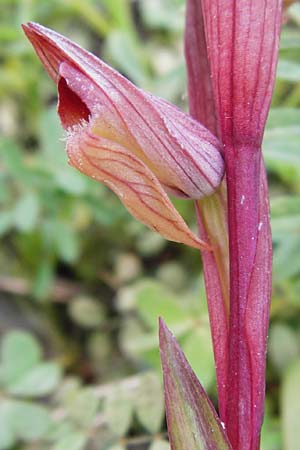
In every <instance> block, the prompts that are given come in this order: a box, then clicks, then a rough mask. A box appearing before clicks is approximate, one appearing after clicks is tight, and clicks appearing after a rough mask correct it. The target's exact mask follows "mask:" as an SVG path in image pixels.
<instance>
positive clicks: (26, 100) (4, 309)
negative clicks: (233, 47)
mask: <svg viewBox="0 0 300 450" xmlns="http://www.w3.org/2000/svg"><path fill="white" fill-rule="evenodd" d="M0 6H1V15H0V63H1V71H0V100H1V101H0V130H1V136H0V205H1V216H0V239H1V253H0V267H1V271H0V333H1V348H0V449H1V450H6V449H7V450H13V449H14V450H17V449H18V450H21V449H22V450H29V449H36V450H44V449H49V450H50V449H51V450H67V449H68V450H80V449H91V450H102V449H103V450H104V449H110V450H124V449H125V448H129V449H144V448H145V449H146V448H150V449H151V450H168V449H169V444H168V443H167V440H166V428H165V423H164V410H163V398H162V387H161V376H160V365H159V356H158V350H157V316H158V315H161V316H163V317H164V319H165V321H166V322H167V324H168V325H169V326H170V328H171V329H172V330H173V331H174V333H175V334H176V335H177V337H178V338H179V340H180V343H181V345H182V347H183V350H184V351H185V353H186V355H187V356H188V358H189V360H190V362H191V364H192V366H193V368H194V370H195V371H196V373H197V374H198V375H199V377H200V379H201V381H202V383H203V384H204V386H205V388H206V389H207V390H208V391H209V393H210V394H211V397H212V399H213V400H214V401H215V400H216V394H215V378H214V366H213V359H212V350H211V344H210V331H209V324H208V316H207V311H206V305H205V292H204V289H203V286H202V281H201V276H200V271H201V262H200V257H199V255H198V253H197V252H196V251H194V250H190V249H186V248H184V247H183V246H180V245H176V244H172V243H168V242H165V241H164V240H163V239H162V238H160V237H159V236H157V235H156V234H154V233H152V232H151V231H149V230H148V229H146V228H145V227H143V226H142V225H140V224H139V223H136V222H135V221H134V220H133V219H131V218H130V217H129V215H128V214H127V212H126V211H125V210H124V208H123V206H122V205H121V204H120V203H119V201H118V200H117V198H116V197H115V196H114V195H113V194H112V193H110V192H108V191H107V190H106V189H105V188H104V187H103V186H101V185H99V184H97V183H96V182H94V181H92V180H89V179H87V178H86V177H84V176H83V175H81V174H79V173H77V172H76V171H75V170H74V169H72V168H70V167H69V166H68V165H67V163H66V155H65V152H64V142H63V140H62V138H63V133H62V131H61V128H60V125H59V121H58V118H57V116H56V111H55V108H56V106H55V103H56V101H55V97H56V92H55V87H54V86H53V85H52V82H51V81H50V80H49V79H48V78H47V76H46V74H45V73H44V70H43V68H42V66H41V64H40V62H39V61H38V60H37V58H36V56H35V54H34V52H33V50H32V48H31V47H30V45H29V43H28V42H27V41H26V39H25V38H24V36H23V34H22V31H21V30H20V24H21V23H22V22H26V21H28V20H33V21H37V22H40V23H42V24H44V25H46V26H48V27H51V28H54V29H56V30H57V31H60V32H61V33H63V34H66V35H68V36H69V37H70V38H72V39H74V40H75V41H77V42H78V43H80V44H81V45H83V46H85V47H86V48H88V49H90V50H92V51H93V52H95V53H96V54H98V55H101V56H102V58H104V59H105V60H106V61H107V62H109V63H110V64H111V65H113V66H114V67H116V68H117V69H118V70H120V71H121V72H122V73H123V74H124V75H126V76H127V77H128V78H130V79H131V80H132V81H133V82H135V83H136V84H138V85H139V86H141V87H143V88H144V89H146V90H149V91H151V92H153V93H155V94H157V95H160V96H163V97H164V98H167V99H168V100H171V101H173V102H176V103H177V104H178V105H180V106H181V107H182V108H184V109H186V108H187V104H186V103H187V98H186V81H185V68H184V59H183V50H182V35H183V29H184V0H151V1H149V0H137V1H135V2H134V1H130V0H114V1H111V0H86V1H84V2H81V1H80V0H64V1H58V0H51V1H48V0H40V1H38V0H1V1H0ZM299 80H300V4H299V3H297V2H296V3H294V4H293V5H292V6H291V7H290V8H289V10H288V11H287V12H286V15H285V24H284V28H283V34H282V41H281V50H280V62H279V68H278V76H277V84H276V90H275V94H274V99H273V107H272V110H271V113H270V117H269V121H268V127H267V131H266V134H265V141H264V152H265V157H266V163H267V168H268V173H269V181H270V189H271V203H272V226H273V240H274V293H273V302H272V311H271V326H270V338H269V355H268V372H267V401H266V405H267V414H266V419H265V424H264V432H263V444H262V449H263V450H281V449H285V450H297V449H298V448H299V442H300V434H299V433H300V427H299V417H300V409H299V408H300V406H299V405H300V302H299V290H300V277H299V275H300V257H299V254H300V197H299V193H300V150H299V149H300V125H299V124H300V81H299ZM176 206H177V207H178V208H179V210H180V211H181V213H182V214H184V216H185V217H186V218H187V220H189V221H190V223H191V225H192V226H195V224H194V222H193V221H194V214H193V207H192V204H190V203H189V202H184V201H183V202H179V201H176Z"/></svg>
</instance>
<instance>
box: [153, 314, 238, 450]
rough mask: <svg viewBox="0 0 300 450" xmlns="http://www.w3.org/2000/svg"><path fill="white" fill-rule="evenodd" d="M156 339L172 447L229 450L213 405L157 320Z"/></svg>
mask: <svg viewBox="0 0 300 450" xmlns="http://www.w3.org/2000/svg"><path fill="white" fill-rule="evenodd" d="M159 339H160V354H161V362H162V370H163V377H164V388H165V404H166V415H167V424H168V432H169V439H170V443H171V448H172V450H230V449H231V446H230V444H229V442H228V440H227V437H226V435H225V431H224V429H223V427H222V424H221V422H220V420H219V418H218V416H217V413H216V411H215V409H214V407H213V405H212V404H211V402H210V400H209V398H208V397H207V395H206V393H205V391H204V389H203V388H202V386H201V384H200V382H199V380H198V379H197V377H196V375H195V373H194V372H193V370H192V368H191V367H190V365H189V363H188V362H187V360H186V358H185V356H184V354H183V352H182V350H181V349H180V347H179V345H178V343H177V341H176V339H175V338H174V336H173V335H172V333H171V332H170V330H169V329H168V328H167V327H166V325H165V323H164V322H163V320H161V319H160V323H159Z"/></svg>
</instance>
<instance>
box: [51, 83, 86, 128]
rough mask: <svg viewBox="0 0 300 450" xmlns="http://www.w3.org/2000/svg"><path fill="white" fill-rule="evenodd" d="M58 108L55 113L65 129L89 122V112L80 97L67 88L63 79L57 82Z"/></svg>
mask: <svg viewBox="0 0 300 450" xmlns="http://www.w3.org/2000/svg"><path fill="white" fill-rule="evenodd" d="M57 88H58V106H57V111H58V114H59V117H60V120H61V123H62V126H63V127H64V128H65V129H67V128H69V127H72V126H74V125H76V124H78V123H80V122H82V121H83V120H84V121H87V122H88V121H89V118H90V116H91V111H90V109H89V107H88V106H87V104H86V103H85V102H84V101H83V100H82V99H81V98H80V96H79V95H78V94H77V93H76V92H74V91H73V90H72V89H70V88H69V86H68V82H67V80H66V79H65V78H63V77H60V78H59V80H58V85H57Z"/></svg>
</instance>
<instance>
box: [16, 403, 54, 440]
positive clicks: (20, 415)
mask: <svg viewBox="0 0 300 450" xmlns="http://www.w3.org/2000/svg"><path fill="white" fill-rule="evenodd" d="M10 403H11V411H10V419H11V421H12V428H13V430H14V432H15V433H16V436H17V437H18V438H19V439H24V440H26V441H34V440H36V439H40V438H42V437H43V436H44V435H46V433H47V432H48V430H49V429H50V426H51V419H50V415H49V413H48V411H47V410H46V408H44V407H43V406H39V405H35V404H33V403H29V402H20V401H11V402H10Z"/></svg>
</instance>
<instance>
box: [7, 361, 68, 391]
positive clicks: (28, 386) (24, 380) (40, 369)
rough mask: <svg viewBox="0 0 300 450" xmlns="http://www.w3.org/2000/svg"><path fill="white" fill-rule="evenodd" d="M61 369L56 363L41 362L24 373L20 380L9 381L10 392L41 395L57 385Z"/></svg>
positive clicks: (52, 389)
mask: <svg viewBox="0 0 300 450" xmlns="http://www.w3.org/2000/svg"><path fill="white" fill-rule="evenodd" d="M60 379H61V371H60V368H59V366H58V365H57V364H55V363H41V364H38V365H37V366H35V367H33V368H32V369H30V370H29V371H27V372H26V373H24V374H23V375H22V376H21V377H20V379H19V380H17V381H15V382H14V383H9V385H8V386H7V389H8V392H10V393H11V394H14V395H20V396H28V397H41V396H43V395H49V394H50V393H51V392H53V391H54V389H55V388H56V387H57V385H58V383H59V381H60Z"/></svg>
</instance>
